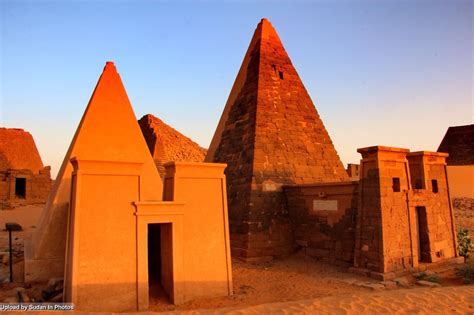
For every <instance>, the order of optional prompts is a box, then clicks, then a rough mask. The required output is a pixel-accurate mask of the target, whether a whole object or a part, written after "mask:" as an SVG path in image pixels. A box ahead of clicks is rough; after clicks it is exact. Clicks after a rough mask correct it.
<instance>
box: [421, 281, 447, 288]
mask: <svg viewBox="0 0 474 315" xmlns="http://www.w3.org/2000/svg"><path fill="white" fill-rule="evenodd" d="M416 284H418V285H421V286H423V287H430V288H436V287H440V286H441V285H440V284H439V283H435V282H430V281H425V280H418V281H417V282H416Z"/></svg>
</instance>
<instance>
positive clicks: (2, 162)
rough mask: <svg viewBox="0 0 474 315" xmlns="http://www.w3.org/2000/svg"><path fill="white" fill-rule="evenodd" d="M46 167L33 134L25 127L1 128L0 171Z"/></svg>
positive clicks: (34, 169)
mask: <svg viewBox="0 0 474 315" xmlns="http://www.w3.org/2000/svg"><path fill="white" fill-rule="evenodd" d="M9 169H16V170H31V171H32V172H33V173H34V174H37V173H39V172H40V171H41V170H43V169H44V166H43V162H42V161H41V157H40V155H39V153H38V149H37V148H36V145H35V141H34V140H33V136H31V134H30V133H29V132H27V131H24V130H23V129H17V128H0V171H4V170H9Z"/></svg>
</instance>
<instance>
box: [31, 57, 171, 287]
mask: <svg viewBox="0 0 474 315" xmlns="http://www.w3.org/2000/svg"><path fill="white" fill-rule="evenodd" d="M71 158H79V159H82V160H93V161H117V162H140V163H144V164H143V169H144V171H145V173H146V174H147V176H144V177H143V178H141V179H140V181H141V183H143V187H142V189H141V193H142V194H141V196H140V198H141V199H142V200H157V201H158V200H162V193H163V192H162V190H163V186H162V182H161V179H160V176H159V174H158V172H157V170H156V167H155V164H154V162H153V159H152V157H151V155H150V153H149V151H148V147H147V144H146V142H145V139H144V138H143V135H142V133H141V130H140V127H139V125H138V123H137V119H136V117H135V114H134V113H133V109H132V106H131V104H130V101H129V99H128V96H127V93H126V91H125V88H124V86H123V84H122V80H121V79H120V76H119V74H118V73H117V70H116V69H115V65H114V64H113V62H107V63H106V65H105V68H104V71H103V72H102V75H101V76H100V78H99V81H98V83H97V85H96V87H95V90H94V93H93V94H92V97H91V99H90V101H89V104H88V106H87V108H86V111H85V113H84V115H83V117H82V119H81V122H80V124H79V127H78V128H77V130H76V133H75V135H74V138H73V140H72V142H71V144H70V146H69V149H68V151H67V153H66V156H65V157H64V161H63V163H62V165H61V169H60V170H59V173H58V176H57V178H56V180H55V183H54V186H53V188H52V191H51V193H50V195H49V198H48V202H47V203H46V206H45V208H44V210H43V212H42V214H41V217H40V221H39V224H38V227H37V229H36V230H35V233H34V235H33V239H32V242H31V245H30V246H29V249H28V254H26V253H25V256H29V257H26V264H27V265H28V260H37V261H38V260H39V261H48V260H51V261H52V263H51V264H50V265H55V264H56V265H58V267H57V268H55V269H54V270H51V271H50V274H48V272H49V271H45V272H44V275H42V276H43V277H45V279H46V280H47V279H49V278H48V277H52V276H57V275H56V274H54V273H55V272H57V273H60V274H62V272H63V269H62V270H61V268H63V267H64V255H65V249H66V229H67V225H68V224H67V218H68V211H69V200H70V196H71V174H72V171H73V167H72V164H71V162H70V161H71ZM117 232H118V233H119V231H117ZM61 261H62V262H63V264H62V265H61ZM25 269H27V266H26V267H25ZM58 269H59V270H58ZM25 272H26V276H27V277H28V270H25Z"/></svg>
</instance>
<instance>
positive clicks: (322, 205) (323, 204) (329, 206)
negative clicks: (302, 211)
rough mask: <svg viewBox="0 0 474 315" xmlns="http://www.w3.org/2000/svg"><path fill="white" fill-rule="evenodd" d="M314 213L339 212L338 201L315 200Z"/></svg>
mask: <svg viewBox="0 0 474 315" xmlns="http://www.w3.org/2000/svg"><path fill="white" fill-rule="evenodd" d="M313 211H337V200H320V199H314V200H313Z"/></svg>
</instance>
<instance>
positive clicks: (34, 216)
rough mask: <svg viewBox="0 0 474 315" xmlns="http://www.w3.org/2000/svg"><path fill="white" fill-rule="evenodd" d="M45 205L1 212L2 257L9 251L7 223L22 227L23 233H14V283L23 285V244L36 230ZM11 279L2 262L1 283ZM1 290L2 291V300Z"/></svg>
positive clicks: (0, 249)
mask: <svg viewBox="0 0 474 315" xmlns="http://www.w3.org/2000/svg"><path fill="white" fill-rule="evenodd" d="M43 207H44V205H30V206H24V207H19V208H16V209H13V210H1V211H0V255H1V253H6V252H8V251H9V249H8V232H7V231H6V230H5V223H7V222H14V223H18V224H20V225H21V226H22V228H23V231H19V232H12V239H13V241H12V243H13V254H14V258H13V262H14V264H15V265H14V269H13V275H14V281H15V282H16V283H19V284H21V283H23V279H24V276H23V263H22V261H23V242H24V240H25V239H30V238H31V235H32V233H33V231H34V229H35V228H36V224H37V222H38V219H39V216H40V214H41V210H42V209H43ZM6 278H9V271H8V265H5V264H2V263H1V261H0V283H2V282H3V281H4V279H6ZM1 297H2V295H1V289H0V298H1Z"/></svg>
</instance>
